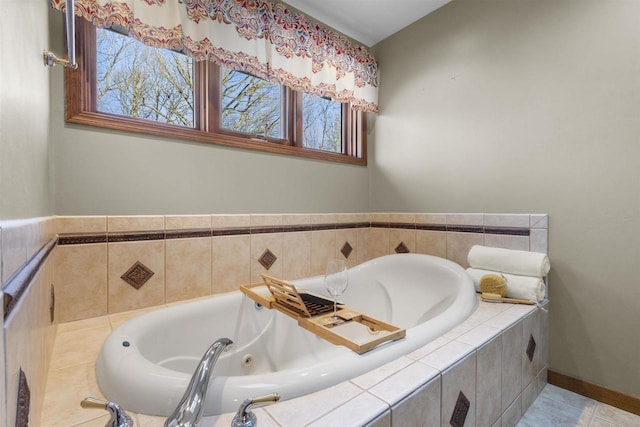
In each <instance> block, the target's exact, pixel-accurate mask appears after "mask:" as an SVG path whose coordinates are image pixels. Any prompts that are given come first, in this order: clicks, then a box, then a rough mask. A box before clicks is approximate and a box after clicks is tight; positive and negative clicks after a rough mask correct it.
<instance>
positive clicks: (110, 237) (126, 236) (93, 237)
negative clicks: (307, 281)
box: [58, 221, 531, 246]
mask: <svg viewBox="0 0 640 427" xmlns="http://www.w3.org/2000/svg"><path fill="white" fill-rule="evenodd" d="M358 228H388V229H401V230H426V231H444V232H447V231H450V232H456V233H479V234H482V233H484V234H497V235H509V236H530V235H531V229H529V228H517V227H494V226H475V225H443V224H429V223H397V222H375V221H372V222H344V223H326V224H323V223H320V224H294V225H281V226H258V227H250V226H247V227H220V228H194V229H186V230H166V231H148V232H144V231H141V232H126V233H123V232H117V233H68V234H61V235H60V236H59V239H58V244H59V245H61V246H63V245H82V244H90V243H113V242H137V241H147V240H169V239H188V238H197V237H211V236H214V237H215V236H239V235H246V234H250V235H251V234H267V233H295V232H301V231H324V230H343V229H358Z"/></svg>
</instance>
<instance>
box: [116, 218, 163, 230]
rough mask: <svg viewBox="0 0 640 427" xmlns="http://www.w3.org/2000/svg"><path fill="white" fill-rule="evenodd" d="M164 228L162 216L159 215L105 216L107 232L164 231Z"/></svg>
mask: <svg viewBox="0 0 640 427" xmlns="http://www.w3.org/2000/svg"><path fill="white" fill-rule="evenodd" d="M164 228H165V227H164V217H163V216H160V215H134V216H109V217H107V231H108V232H109V233H126V232H139V231H158V230H163V231H164Z"/></svg>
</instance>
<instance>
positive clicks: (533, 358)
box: [521, 310, 544, 388]
mask: <svg viewBox="0 0 640 427" xmlns="http://www.w3.org/2000/svg"><path fill="white" fill-rule="evenodd" d="M540 311H541V310H535V311H533V312H532V313H531V314H529V315H527V316H526V317H525V318H524V319H522V350H521V351H522V353H521V354H522V387H523V388H525V387H527V386H528V385H529V384H531V382H533V381H534V380H535V379H536V376H537V375H538V372H540V369H542V365H543V363H544V362H543V360H542V359H541V352H540V345H539V344H538V343H539V342H541V338H540V315H539V314H540Z"/></svg>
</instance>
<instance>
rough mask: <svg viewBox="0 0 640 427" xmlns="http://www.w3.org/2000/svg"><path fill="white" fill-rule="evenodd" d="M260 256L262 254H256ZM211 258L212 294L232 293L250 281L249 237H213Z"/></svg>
mask: <svg viewBox="0 0 640 427" xmlns="http://www.w3.org/2000/svg"><path fill="white" fill-rule="evenodd" d="M263 250H264V249H263ZM260 255H262V253H260V254H258V256H260ZM212 257H213V259H212V276H211V280H212V290H213V293H214V294H216V293H221V292H229V291H234V290H236V289H238V288H239V287H240V285H244V284H246V283H249V282H250V281H251V267H250V261H249V260H250V259H251V258H250V257H251V236H250V235H243V236H218V237H214V238H213V255H212ZM256 262H257V261H256Z"/></svg>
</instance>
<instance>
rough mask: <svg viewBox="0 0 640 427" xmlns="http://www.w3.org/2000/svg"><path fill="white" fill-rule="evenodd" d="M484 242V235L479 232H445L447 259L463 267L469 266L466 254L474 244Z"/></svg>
mask: <svg viewBox="0 0 640 427" xmlns="http://www.w3.org/2000/svg"><path fill="white" fill-rule="evenodd" d="M482 244H484V235H483V234H481V233H458V232H447V259H448V260H451V261H453V262H455V263H457V264H460V265H461V266H462V267H463V268H467V267H469V263H468V262H467V255H468V254H469V250H470V249H471V247H472V246H474V245H482Z"/></svg>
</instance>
